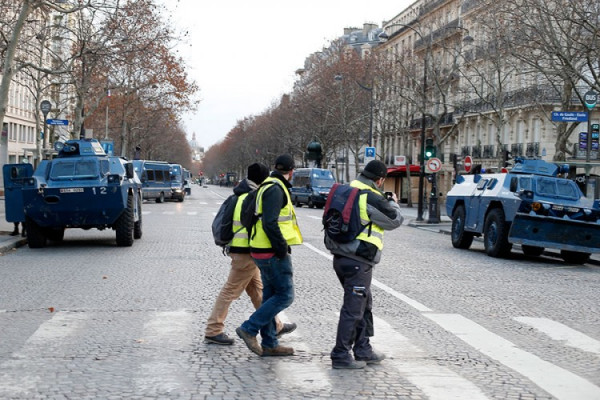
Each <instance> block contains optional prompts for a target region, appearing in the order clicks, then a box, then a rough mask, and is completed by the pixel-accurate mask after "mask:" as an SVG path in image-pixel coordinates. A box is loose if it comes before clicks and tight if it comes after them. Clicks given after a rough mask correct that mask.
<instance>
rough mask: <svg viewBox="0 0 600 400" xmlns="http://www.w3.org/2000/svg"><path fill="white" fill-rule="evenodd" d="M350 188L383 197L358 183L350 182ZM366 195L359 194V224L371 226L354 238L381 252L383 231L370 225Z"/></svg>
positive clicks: (373, 224)
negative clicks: (372, 245) (369, 244)
mask: <svg viewBox="0 0 600 400" xmlns="http://www.w3.org/2000/svg"><path fill="white" fill-rule="evenodd" d="M350 186H352V187H355V188H359V189H360V190H370V191H372V192H373V193H375V194H377V195H379V196H382V197H383V195H382V194H381V193H380V192H379V191H377V190H375V189H373V188H372V187H370V186H367V185H365V184H364V183H362V182H360V181H352V182H350ZM367 195H368V194H367V193H361V194H360V197H359V198H358V206H359V209H360V223H361V224H363V225H367V224H371V225H370V226H368V227H367V228H365V229H364V230H363V231H362V232H361V233H360V234H359V235H358V236H357V237H356V238H357V239H358V240H362V241H365V242H369V243H372V244H374V245H375V246H377V248H378V249H379V250H383V232H384V230H383V228H381V227H380V226H379V225H376V224H375V223H372V221H371V219H370V218H369V214H367Z"/></svg>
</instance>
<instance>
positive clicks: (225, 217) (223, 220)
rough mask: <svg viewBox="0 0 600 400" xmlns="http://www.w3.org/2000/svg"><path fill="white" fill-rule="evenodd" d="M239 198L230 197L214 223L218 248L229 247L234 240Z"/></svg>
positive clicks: (214, 235) (214, 233)
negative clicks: (234, 222)
mask: <svg viewBox="0 0 600 400" xmlns="http://www.w3.org/2000/svg"><path fill="white" fill-rule="evenodd" d="M237 200H238V196H236V195H235V194H232V195H231V196H229V197H228V198H227V199H225V201H224V202H223V204H221V207H219V211H217V215H215V219H213V223H212V233H213V239H214V240H215V244H216V245H217V246H221V247H224V246H227V245H228V244H229V242H231V240H232V239H233V234H234V232H233V212H234V211H235V205H236V203H237Z"/></svg>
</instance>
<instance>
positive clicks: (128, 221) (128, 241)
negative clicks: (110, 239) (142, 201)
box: [115, 195, 134, 246]
mask: <svg viewBox="0 0 600 400" xmlns="http://www.w3.org/2000/svg"><path fill="white" fill-rule="evenodd" d="M133 225H134V223H133V196H132V195H129V196H127V208H126V209H125V210H123V212H122V213H121V215H120V216H119V218H117V222H115V231H116V233H117V246H131V245H132V244H133Z"/></svg>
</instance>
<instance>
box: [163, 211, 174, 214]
mask: <svg viewBox="0 0 600 400" xmlns="http://www.w3.org/2000/svg"><path fill="white" fill-rule="evenodd" d="M162 214H163V215H173V214H175V211H163V212H162Z"/></svg>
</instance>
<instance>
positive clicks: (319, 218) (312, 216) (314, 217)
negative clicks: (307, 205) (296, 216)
mask: <svg viewBox="0 0 600 400" xmlns="http://www.w3.org/2000/svg"><path fill="white" fill-rule="evenodd" d="M308 218H313V219H318V220H322V219H323V217H317V216H315V215H309V216H308Z"/></svg>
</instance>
